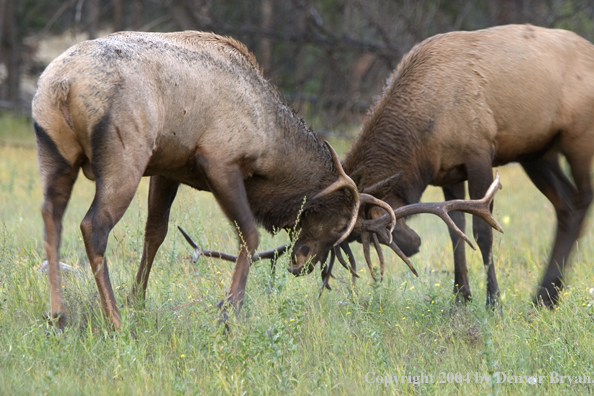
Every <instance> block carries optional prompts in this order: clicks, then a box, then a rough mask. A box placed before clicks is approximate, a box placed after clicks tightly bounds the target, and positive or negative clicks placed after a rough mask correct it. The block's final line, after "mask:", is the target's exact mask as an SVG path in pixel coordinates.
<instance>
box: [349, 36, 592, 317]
mask: <svg viewBox="0 0 594 396" xmlns="http://www.w3.org/2000/svg"><path fill="white" fill-rule="evenodd" d="M593 153H594V46H593V45H592V44H590V43H589V42H588V41H586V40H585V39H583V38H581V37H579V36H577V35H576V34H574V33H571V32H569V31H565V30H551V29H544V28H539V27H534V26H530V25H510V26H501V27H495V28H490V29H486V30H479V31H474V32H452V33H446V34H441V35H437V36H434V37H432V38H429V39H427V40H425V41H423V42H421V43H420V44H418V45H416V46H415V47H414V48H413V49H412V50H411V51H410V52H409V53H408V54H406V55H405V56H404V58H403V59H402V61H401V62H400V64H399V65H398V67H397V69H396V70H395V71H394V73H393V74H392V75H391V76H390V78H389V79H388V81H387V85H386V87H385V89H384V93H383V96H382V97H381V98H380V99H379V100H378V101H377V102H376V103H375V105H374V107H373V109H372V110H371V112H370V114H369V115H368V117H367V119H366V121H365V123H364V125H363V127H362V132H361V134H360V136H359V138H358V140H357V142H356V143H355V144H354V146H353V147H352V149H351V151H350V152H349V153H348V154H347V156H346V158H345V160H344V161H343V166H344V169H345V171H346V172H347V173H348V174H349V175H350V176H351V177H352V178H353V179H354V180H355V182H356V183H357V186H358V188H359V190H360V191H362V192H367V190H368V189H369V188H371V187H372V186H374V185H377V183H379V182H381V181H382V180H386V179H388V178H389V177H391V176H392V175H394V174H395V173H397V172H400V171H402V177H401V178H400V181H399V183H398V184H397V185H392V186H390V187H389V188H387V189H384V190H383V191H382V192H378V193H374V195H375V196H376V197H377V198H380V199H383V200H385V201H386V202H388V203H389V204H390V205H391V206H392V207H394V208H398V207H401V206H403V205H407V204H411V203H415V202H418V201H419V200H420V198H421V194H422V193H423V191H424V190H425V188H426V187H427V186H428V185H430V184H431V185H434V186H439V187H442V188H443V192H444V196H445V199H446V200H451V199H455V198H463V197H464V195H465V191H464V181H466V180H467V181H468V191H469V195H470V197H471V198H478V197H481V196H482V195H483V194H484V193H485V191H486V190H487V188H488V186H489V184H490V183H491V181H492V180H493V173H492V167H496V166H499V165H503V164H507V163H509V162H519V163H520V164H521V166H522V167H523V168H524V170H525V171H526V173H527V174H528V176H529V178H530V179H531V180H532V181H533V183H534V184H535V185H536V187H537V188H538V189H539V190H540V191H541V192H542V193H543V194H544V195H545V196H546V197H547V198H548V199H549V200H550V201H551V203H552V204H553V206H554V208H555V211H556V215H557V231H556V236H555V241H554V244H553V248H552V251H551V255H550V258H549V264H548V268H547V269H546V272H545V274H544V276H543V278H542V281H541V284H540V287H539V288H538V290H537V293H536V300H537V302H539V303H541V304H544V305H546V306H550V305H552V304H555V302H556V301H557V299H558V290H559V289H561V288H562V287H563V284H562V276H563V273H564V269H565V267H566V265H567V263H568V258H569V254H570V251H571V248H572V246H573V245H574V243H575V241H576V240H577V238H578V236H579V234H580V230H581V228H582V225H583V222H584V216H585V215H586V211H587V209H588V207H589V205H590V203H591V201H592V187H591V183H590V167H591V162H592V155H593ZM560 155H563V156H565V158H566V159H567V162H568V164H569V167H570V169H571V176H572V178H573V183H572V182H571V181H570V180H569V179H568V177H567V176H566V175H564V173H563V172H562V170H561V167H560V165H559V158H560ZM373 211H374V209H373V210H372V211H371V214H370V215H371V216H372V217H377V216H379V214H374V213H373ZM452 218H453V220H454V222H455V223H456V225H458V227H459V228H461V229H462V230H464V226H465V220H464V216H463V214H462V213H456V212H454V213H452ZM473 230H474V236H475V239H476V241H477V243H478V245H479V248H480V250H481V253H482V257H483V261H484V265H485V267H486V270H487V304H493V303H494V302H495V301H496V300H497V298H498V296H499V290H498V286H497V279H496V276H495V268H494V266H493V260H492V251H491V249H492V241H493V236H492V230H491V228H490V227H489V226H488V225H487V224H486V223H485V222H484V221H483V220H481V219H479V218H477V217H476V216H475V217H474V218H473ZM450 235H451V239H452V244H453V247H454V261H455V280H454V284H455V286H454V292H455V293H456V294H458V295H459V296H461V297H462V298H463V299H469V298H470V297H471V292H470V286H469V283H468V276H467V267H466V259H465V251H464V244H463V243H460V237H459V236H458V235H457V234H455V233H453V232H450ZM393 236H394V240H395V242H396V243H398V244H399V245H400V246H401V248H402V250H403V251H405V253H407V254H408V255H410V254H414V253H415V252H416V251H418V248H419V246H420V239H419V237H418V236H417V235H416V234H415V233H414V231H412V230H411V229H409V228H408V227H407V226H406V224H405V223H404V221H403V220H402V221H401V220H399V221H398V223H397V226H396V227H395V230H394V233H393Z"/></svg>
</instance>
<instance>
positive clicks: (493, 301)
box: [485, 291, 502, 313]
mask: <svg viewBox="0 0 594 396" xmlns="http://www.w3.org/2000/svg"><path fill="white" fill-rule="evenodd" d="M485 306H486V307H487V309H489V310H490V311H492V312H497V311H499V313H502V309H501V295H500V294H499V291H497V292H496V293H487V301H486V302H485Z"/></svg>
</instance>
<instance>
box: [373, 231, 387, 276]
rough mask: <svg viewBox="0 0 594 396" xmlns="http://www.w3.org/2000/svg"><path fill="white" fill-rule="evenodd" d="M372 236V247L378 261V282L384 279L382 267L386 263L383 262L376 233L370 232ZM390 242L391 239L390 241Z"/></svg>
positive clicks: (383, 267)
mask: <svg viewBox="0 0 594 396" xmlns="http://www.w3.org/2000/svg"><path fill="white" fill-rule="evenodd" d="M371 235H372V237H373V247H375V251H376V252H377V257H378V258H379V261H380V282H383V281H384V269H385V266H386V263H385V262H384V252H382V247H381V246H380V243H379V241H378V239H377V234H371ZM390 242H392V241H390Z"/></svg>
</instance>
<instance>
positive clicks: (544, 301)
mask: <svg viewBox="0 0 594 396" xmlns="http://www.w3.org/2000/svg"><path fill="white" fill-rule="evenodd" d="M558 297H559V295H558V293H557V290H556V289H554V290H553V291H550V290H548V289H546V288H544V287H539V291H538V292H537V294H536V297H535V298H534V299H533V301H532V303H533V304H534V306H535V307H539V308H549V309H555V307H556V306H557V302H558V301H557V300H558Z"/></svg>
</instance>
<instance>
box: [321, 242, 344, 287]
mask: <svg viewBox="0 0 594 396" xmlns="http://www.w3.org/2000/svg"><path fill="white" fill-rule="evenodd" d="M335 249H339V248H338V247H336V248H332V249H331V250H330V262H329V263H328V264H326V257H328V256H326V257H324V260H322V288H321V289H320V294H318V298H320V297H321V296H322V293H323V292H324V289H328V290H332V288H331V287H330V284H329V282H330V277H331V276H332V267H334V259H335V258H336V254H335Z"/></svg>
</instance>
